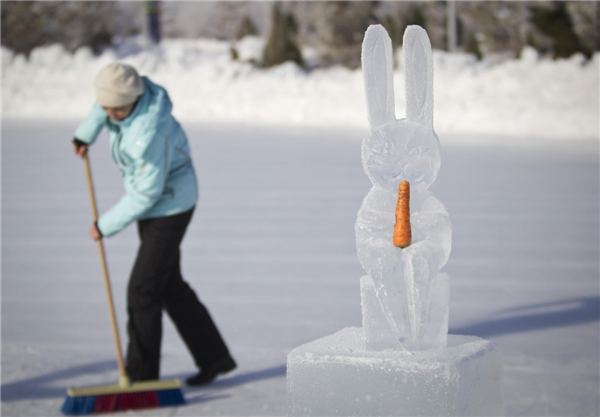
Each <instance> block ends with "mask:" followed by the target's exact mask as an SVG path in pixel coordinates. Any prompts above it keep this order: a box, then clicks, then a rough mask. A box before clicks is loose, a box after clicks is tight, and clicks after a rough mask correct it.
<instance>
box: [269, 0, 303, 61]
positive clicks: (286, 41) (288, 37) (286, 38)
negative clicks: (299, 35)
mask: <svg viewBox="0 0 600 417" xmlns="http://www.w3.org/2000/svg"><path fill="white" fill-rule="evenodd" d="M297 28H298V26H297V24H296V21H295V19H294V17H293V16H292V15H291V14H289V13H282V12H281V10H280V6H279V3H275V4H274V5H273V10H272V15H271V33H270V34H269V38H268V40H267V43H266V45H265V49H264V50H263V67H265V68H268V67H273V66H275V65H279V64H281V63H283V62H286V61H293V62H295V63H297V64H298V65H302V55H301V53H300V49H299V48H298V46H297V45H296V42H294V35H295V34H296V31H297Z"/></svg>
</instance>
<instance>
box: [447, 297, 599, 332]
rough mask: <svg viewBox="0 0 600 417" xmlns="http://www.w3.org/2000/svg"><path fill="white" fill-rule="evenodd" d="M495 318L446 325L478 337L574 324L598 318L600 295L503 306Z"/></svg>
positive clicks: (453, 330) (454, 330) (455, 330)
mask: <svg viewBox="0 0 600 417" xmlns="http://www.w3.org/2000/svg"><path fill="white" fill-rule="evenodd" d="M498 315H501V316H508V317H504V318H497V319H492V320H487V321H483V322H480V323H475V324H471V325H469V326H463V327H456V328H451V329H449V331H448V333H451V334H464V335H472V336H479V337H483V338H486V337H491V336H500V335H504V334H511V333H523V332H528V331H533V330H543V329H549V328H553V327H565V326H573V325H577V324H582V323H588V322H593V321H599V320H600V298H599V297H585V298H572V299H565V300H559V301H552V302H547V303H539V304H530V305H526V306H521V307H515V308H511V309H507V310H502V311H500V312H499V313H498Z"/></svg>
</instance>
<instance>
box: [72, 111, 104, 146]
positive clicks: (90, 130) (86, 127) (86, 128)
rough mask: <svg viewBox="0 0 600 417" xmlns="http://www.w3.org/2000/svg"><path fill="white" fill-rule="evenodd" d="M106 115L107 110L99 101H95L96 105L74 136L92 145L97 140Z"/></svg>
mask: <svg viewBox="0 0 600 417" xmlns="http://www.w3.org/2000/svg"><path fill="white" fill-rule="evenodd" d="M106 117H107V116H106V112H105V111H104V110H103V109H102V107H100V105H99V104H98V103H95V104H94V107H92V111H90V113H89V114H88V115H87V117H86V118H85V119H84V120H83V121H82V122H81V123H80V124H79V126H78V127H77V129H76V130H75V133H74V134H73V136H74V137H75V138H76V139H79V140H80V141H82V142H85V143H87V144H88V145H91V144H92V143H94V142H95V141H96V138H97V137H98V134H99V133H100V131H101V130H102V127H103V126H104V122H105V121H106Z"/></svg>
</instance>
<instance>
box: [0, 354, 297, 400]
mask: <svg viewBox="0 0 600 417" xmlns="http://www.w3.org/2000/svg"><path fill="white" fill-rule="evenodd" d="M116 369H117V366H116V362H115V361H114V360H107V361H102V362H96V363H91V364H85V365H80V366H75V367H73V368H68V369H63V370H59V371H55V372H50V373H48V374H45V375H39V376H35V377H32V378H27V379H23V380H20V381H15V382H9V383H6V384H2V385H1V387H0V389H1V400H2V402H9V401H21V400H34V399H35V400H40V399H47V398H60V397H66V395H67V386H62V387H61V386H49V385H50V384H52V383H53V382H55V381H59V380H61V379H70V378H75V377H77V376H80V375H86V374H92V373H99V372H107V371H114V370H116ZM285 370H286V368H285V365H279V366H275V367H271V368H266V369H261V370H258V371H251V372H246V373H240V374H237V375H235V374H234V375H232V376H231V377H222V378H221V379H217V380H216V381H215V382H213V383H212V384H210V387H211V388H229V387H234V386H237V385H243V384H247V383H250V382H255V381H260V380H263V379H270V378H277V377H282V376H285ZM187 376H189V375H171V376H169V377H166V376H165V377H163V378H162V379H173V378H179V379H181V380H185V378H186V377H187ZM112 383H115V382H107V383H106V385H109V384H112ZM96 385H97V384H96ZM81 386H84V385H83V384H82V385H81ZM70 387H71V386H69V388H70ZM182 388H183V390H184V392H186V393H187V392H189V393H192V392H194V390H192V389H190V388H187V387H185V386H184V387H182ZM225 397H229V395H200V396H199V395H192V396H190V397H189V398H186V403H187V404H194V403H200V402H206V401H211V400H217V399H221V398H225Z"/></svg>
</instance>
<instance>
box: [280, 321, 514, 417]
mask: <svg viewBox="0 0 600 417" xmlns="http://www.w3.org/2000/svg"><path fill="white" fill-rule="evenodd" d="M365 344H366V340H365V334H364V333H363V329H360V328H355V327H348V328H345V329H343V330H341V331H339V332H337V333H335V334H332V335H330V336H326V337H324V338H322V339H319V340H315V341H314V342H311V343H307V344H305V345H303V346H300V347H298V348H296V349H294V350H293V351H292V352H290V354H289V355H288V359H287V385H288V415H289V416H501V415H504V405H503V389H502V360H501V357H500V352H499V350H498V347H497V346H496V345H495V344H493V343H491V342H488V341H486V340H483V339H480V338H478V337H475V336H457V335H448V344H447V347H443V348H432V349H428V350H421V351H417V352H408V351H404V350H386V351H380V352H377V351H371V350H369V349H365Z"/></svg>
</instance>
